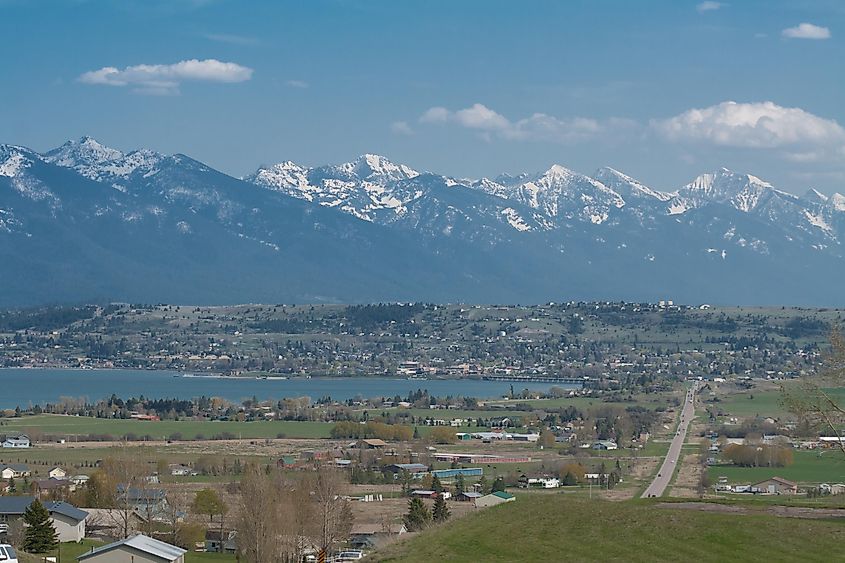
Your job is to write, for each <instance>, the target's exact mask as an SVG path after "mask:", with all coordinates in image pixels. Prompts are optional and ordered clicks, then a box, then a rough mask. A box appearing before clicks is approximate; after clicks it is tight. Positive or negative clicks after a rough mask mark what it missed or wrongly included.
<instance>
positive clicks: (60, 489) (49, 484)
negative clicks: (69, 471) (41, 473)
mask: <svg viewBox="0 0 845 563" xmlns="http://www.w3.org/2000/svg"><path fill="white" fill-rule="evenodd" d="M72 485H73V483H71V482H70V481H68V480H67V479H53V478H50V479H39V480H37V481H34V482H33V483H32V488H33V492H35V493H37V494H38V498H40V499H42V500H43V499H46V498H57V497H63V496H64V494H65V493H67V492H69V491H70V490H71V488H72Z"/></svg>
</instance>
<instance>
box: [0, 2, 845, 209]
mask: <svg viewBox="0 0 845 563" xmlns="http://www.w3.org/2000/svg"><path fill="white" fill-rule="evenodd" d="M843 38H845V2H839V1H838V0H827V1H825V0H818V1H812V2H811V1H800V0H791V1H777V0H765V1H733V2H724V3H718V2H702V1H700V0H698V1H689V2H686V1H682V0H672V1H658V0H653V1H633V0H618V1H611V0H604V1H602V0H596V1H559V2H542V1H534V2H528V1H526V2H516V1H507V2H505V1H501V2H497V1H492V0H484V1H470V0H464V1H461V2H455V1H437V0H429V1H426V2H397V1H363V0H325V1H323V0H311V1H308V2H282V1H278V2H269V1H268V2H257V1H256V2H246V1H235V0H229V1H227V0H169V1H167V0H126V1H123V2H121V1H118V0H113V1H106V0H100V1H97V0H87V1H86V0H69V1H59V0H54V1H51V0H41V1H36V0H31V1H27V0H0V47H2V53H3V56H2V57H0V71H2V74H0V77H2V78H0V80H2V83H0V84H2V88H0V142H8V143H16V144H22V145H26V146H30V147H32V148H34V149H37V150H47V149H49V148H52V147H54V146H57V145H59V144H61V143H62V142H64V141H65V140H67V139H69V138H77V137H80V136H82V135H86V134H87V135H92V136H94V137H96V138H97V139H98V140H100V141H101V142H103V143H104V144H107V145H110V146H114V147H116V148H119V149H122V150H130V149H133V148H139V147H149V148H153V149H155V150H159V151H162V152H165V153H173V152H182V153H185V154H188V155H190V156H193V157H195V158H197V159H199V160H202V161H205V162H207V163H209V164H210V165H212V166H214V167H216V168H219V169H221V170H223V171H226V172H228V173H230V174H233V175H236V176H240V175H244V174H247V173H249V172H251V171H252V170H254V169H255V168H256V167H258V166H259V165H261V164H270V163H274V162H278V161H281V160H294V161H297V162H299V163H302V164H307V165H317V164H323V163H329V162H341V161H347V160H351V159H352V158H354V157H355V156H356V155H358V154H361V153H364V152H376V153H380V154H384V155H386V156H388V157H389V158H391V159H392V160H394V161H399V162H404V163H407V164H409V165H411V166H413V167H416V168H418V169H423V170H431V171H436V172H441V173H446V174H451V175H455V176H469V177H478V176H482V175H488V176H492V175H496V174H499V173H502V172H519V171H526V170H528V171H534V170H544V169H546V168H548V166H549V165H551V164H553V163H559V164H562V165H564V166H567V167H570V168H573V169H575V170H578V171H580V172H584V173H591V172H592V171H593V170H594V169H595V168H597V167H599V166H602V165H611V166H614V167H615V168H618V169H620V170H622V171H624V172H626V173H628V174H630V175H632V176H634V177H636V178H638V179H640V180H642V181H644V182H645V183H647V184H648V185H650V186H653V187H655V188H658V189H674V188H677V187H679V186H680V185H682V184H684V183H686V182H687V181H689V180H690V179H692V178H693V177H694V176H696V175H697V174H699V173H701V172H705V171H708V170H711V169H713V168H716V167H718V166H727V167H729V168H732V169H736V170H739V171H745V172H750V173H753V174H755V175H757V176H760V177H762V178H764V179H767V180H769V181H772V182H773V183H775V184H776V185H777V186H778V187H781V188H783V189H786V190H788V191H793V192H803V191H805V190H806V189H807V188H808V187H816V188H818V189H820V190H821V191H823V192H828V193H830V192H833V191H840V192H845V128H843V125H845V105H843V104H842V92H843V86H845V67H843V64H842V62H841V61H843V60H845V48H843ZM138 65H150V66H146V67H139V66H138ZM728 102H736V103H734V104H730V103H728ZM699 110H700V111H699Z"/></svg>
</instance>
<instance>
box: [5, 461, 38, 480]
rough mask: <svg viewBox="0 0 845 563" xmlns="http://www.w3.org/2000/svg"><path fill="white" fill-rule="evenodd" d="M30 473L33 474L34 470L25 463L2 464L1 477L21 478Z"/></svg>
mask: <svg viewBox="0 0 845 563" xmlns="http://www.w3.org/2000/svg"><path fill="white" fill-rule="evenodd" d="M30 475H32V472H31V471H30V470H29V466H28V465H27V464H25V463H9V464H0V478H2V479H13V478H14V479H20V478H21V477H29V476H30Z"/></svg>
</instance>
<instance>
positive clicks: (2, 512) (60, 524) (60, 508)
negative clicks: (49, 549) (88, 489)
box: [0, 496, 88, 542]
mask: <svg viewBox="0 0 845 563" xmlns="http://www.w3.org/2000/svg"><path fill="white" fill-rule="evenodd" d="M34 501H35V497H33V496H21V497H17V496H11V497H6V496H4V497H0V527H5V528H8V526H9V524H11V523H13V522H15V521H17V520H20V519H21V518H23V515H24V513H25V512H26V509H27V508H29V505H30V504H32V503H33V502H34ZM44 508H46V509H47V512H49V513H50V521H51V522H52V523H53V526H54V527H55V528H56V533H58V534H59V540H60V541H63V542H69V541H74V542H78V541H81V540H82V539H83V538H84V537H85V532H86V525H85V524H86V520H87V518H88V513H87V512H86V511H84V510H80V509H78V508H76V507H75V506H73V505H72V504H68V503H66V502H52V501H50V502H45V503H44Z"/></svg>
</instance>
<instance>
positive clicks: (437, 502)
mask: <svg viewBox="0 0 845 563" xmlns="http://www.w3.org/2000/svg"><path fill="white" fill-rule="evenodd" d="M431 516H432V519H433V520H434V521H435V522H445V521H446V520H448V519H449V516H451V514H450V513H449V507H448V506H446V498H445V497H444V496H443V495H442V494H438V495H437V498H435V499H434V509H433V510H432V511H431Z"/></svg>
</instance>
